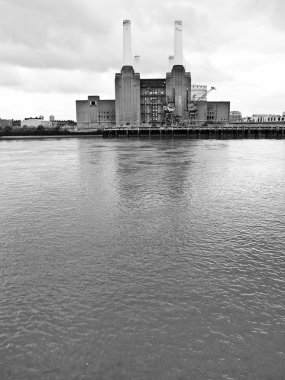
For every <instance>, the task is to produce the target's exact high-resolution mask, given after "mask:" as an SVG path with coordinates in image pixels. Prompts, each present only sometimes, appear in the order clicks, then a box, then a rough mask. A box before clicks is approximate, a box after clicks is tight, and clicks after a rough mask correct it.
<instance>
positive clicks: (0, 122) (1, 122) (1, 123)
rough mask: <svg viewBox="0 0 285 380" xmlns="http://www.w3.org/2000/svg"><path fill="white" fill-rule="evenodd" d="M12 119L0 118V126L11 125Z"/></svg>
mask: <svg viewBox="0 0 285 380" xmlns="http://www.w3.org/2000/svg"><path fill="white" fill-rule="evenodd" d="M12 125H13V120H12V119H0V128H5V127H12Z"/></svg>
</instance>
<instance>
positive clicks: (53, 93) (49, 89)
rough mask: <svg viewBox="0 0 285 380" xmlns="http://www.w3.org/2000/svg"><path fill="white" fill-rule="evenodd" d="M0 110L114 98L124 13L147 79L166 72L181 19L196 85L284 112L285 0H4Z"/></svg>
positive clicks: (62, 111)
mask: <svg viewBox="0 0 285 380" xmlns="http://www.w3.org/2000/svg"><path fill="white" fill-rule="evenodd" d="M0 9H1V14H2V22H1V25H0V35H1V37H0V47H1V48H0V98H1V112H0V118H14V119H23V118H24V117H29V116H33V117H34V116H39V115H44V116H45V118H48V116H49V115H50V114H53V115H55V117H56V118H57V119H75V100H76V99H86V98H87V96H88V95H100V97H101V98H102V99H104V98H105V99H114V97H115V94H114V75H115V73H116V72H119V71H120V70H121V67H122V40H123V38H122V21H123V20H124V19H130V20H131V22H132V45H133V46H132V47H133V55H140V57H141V63H140V73H141V77H142V78H146V77H164V76H165V72H166V71H167V70H168V56H169V55H171V54H173V23H174V20H175V19H181V20H182V21H183V42H184V64H185V66H186V69H187V70H189V71H191V75H192V84H205V85H207V86H209V87H210V86H215V87H216V88H217V91H215V92H212V93H211V95H210V96H209V100H230V101H231V110H239V111H241V112H242V113H243V115H244V116H246V115H248V116H249V115H252V114H253V113H279V114H281V113H282V112H283V111H285V75H284V67H285V23H284V16H285V2H283V1H282V0H272V1H271V2H268V1H265V0H240V1H237V0H219V1H213V0H212V1H211V0H200V1H194V0H187V1H186V0H184V1H183V0H181V1H180V0H178V1H173V0H156V1H150V0H146V1H144V2H141V1H139V0H121V1H115V0H114V1H113V0H106V1H104V2H101V1H100V2H99V1H90V0H81V1H79V0H69V1H67V0H57V1H55V0H49V1H47V0H25V1H23V0H0Z"/></svg>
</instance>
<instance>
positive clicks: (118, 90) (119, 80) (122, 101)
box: [115, 66, 140, 126]
mask: <svg viewBox="0 0 285 380" xmlns="http://www.w3.org/2000/svg"><path fill="white" fill-rule="evenodd" d="M115 101H116V103H115V106H116V124H117V125H121V126H122V125H132V126H135V125H140V74H138V73H135V72H134V69H133V67H132V66H123V67H122V70H121V73H117V74H116V76H115Z"/></svg>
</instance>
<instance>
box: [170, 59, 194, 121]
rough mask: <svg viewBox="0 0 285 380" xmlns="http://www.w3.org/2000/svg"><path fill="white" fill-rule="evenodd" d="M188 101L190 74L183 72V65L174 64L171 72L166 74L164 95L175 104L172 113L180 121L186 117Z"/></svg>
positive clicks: (189, 96) (189, 97)
mask: <svg viewBox="0 0 285 380" xmlns="http://www.w3.org/2000/svg"><path fill="white" fill-rule="evenodd" d="M187 95H188V101H190V99H191V75H190V73H188V72H185V69H184V66H182V65H175V66H173V68H172V71H171V73H167V74H166V97H167V99H169V100H170V102H173V103H174V104H175V112H174V115H175V116H178V117H179V118H180V120H181V121H186V120H187V119H188V112H187V109H186V108H187Z"/></svg>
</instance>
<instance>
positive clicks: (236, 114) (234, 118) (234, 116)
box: [230, 111, 243, 123]
mask: <svg viewBox="0 0 285 380" xmlns="http://www.w3.org/2000/svg"><path fill="white" fill-rule="evenodd" d="M242 120H243V119H242V114H241V112H240V111H231V112H230V122H233V123H234V122H241V121H242Z"/></svg>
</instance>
